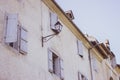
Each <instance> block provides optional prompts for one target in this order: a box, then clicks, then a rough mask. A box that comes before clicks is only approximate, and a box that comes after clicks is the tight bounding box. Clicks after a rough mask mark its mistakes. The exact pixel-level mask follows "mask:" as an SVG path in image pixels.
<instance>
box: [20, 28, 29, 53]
mask: <svg viewBox="0 0 120 80" xmlns="http://www.w3.org/2000/svg"><path fill="white" fill-rule="evenodd" d="M20 32H21V34H20V52H22V53H27V42H28V41H27V31H26V30H25V29H23V28H22V27H21V30H20Z"/></svg>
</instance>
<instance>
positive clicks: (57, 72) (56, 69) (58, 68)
mask: <svg viewBox="0 0 120 80" xmlns="http://www.w3.org/2000/svg"><path fill="white" fill-rule="evenodd" d="M54 65H55V74H56V75H58V76H60V58H59V57H57V58H56V59H55V64H54Z"/></svg>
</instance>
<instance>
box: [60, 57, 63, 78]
mask: <svg viewBox="0 0 120 80" xmlns="http://www.w3.org/2000/svg"><path fill="white" fill-rule="evenodd" d="M60 78H61V79H64V66H63V60H62V59H60Z"/></svg>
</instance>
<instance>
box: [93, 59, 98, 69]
mask: <svg viewBox="0 0 120 80" xmlns="http://www.w3.org/2000/svg"><path fill="white" fill-rule="evenodd" d="M92 64H93V69H94V70H95V71H97V62H96V58H95V57H93V58H92Z"/></svg>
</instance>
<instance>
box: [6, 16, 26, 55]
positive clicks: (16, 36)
mask: <svg viewBox="0 0 120 80" xmlns="http://www.w3.org/2000/svg"><path fill="white" fill-rule="evenodd" d="M5 43H7V44H8V45H9V46H10V47H12V48H14V49H16V50H17V51H19V52H21V53H23V54H24V53H27V31H26V30H25V29H24V28H22V27H21V26H20V25H18V15H17V14H8V16H7V24H6V35H5Z"/></svg>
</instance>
